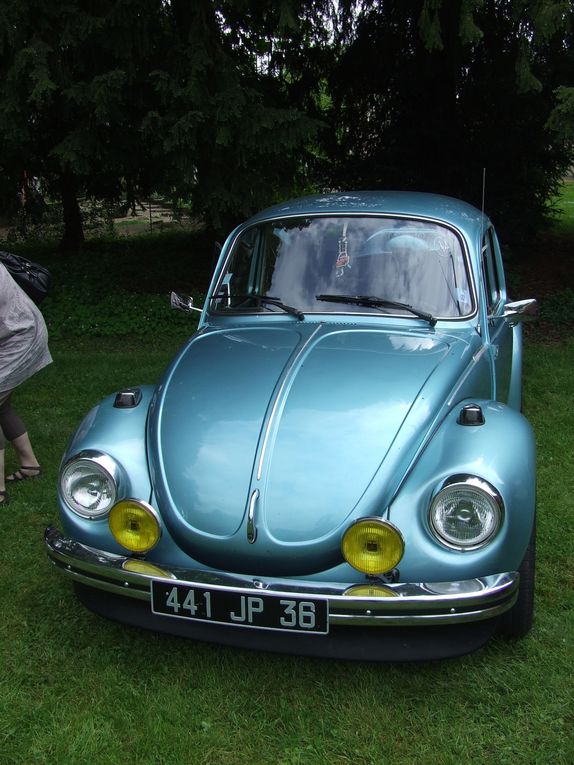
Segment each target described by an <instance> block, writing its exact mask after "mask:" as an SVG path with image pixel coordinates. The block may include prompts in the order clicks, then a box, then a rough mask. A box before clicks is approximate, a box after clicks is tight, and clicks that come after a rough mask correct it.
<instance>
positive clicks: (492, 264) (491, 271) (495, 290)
mask: <svg viewBox="0 0 574 765" xmlns="http://www.w3.org/2000/svg"><path fill="white" fill-rule="evenodd" d="M482 273H483V278H484V284H485V291H486V301H487V308H488V313H493V312H494V310H495V309H496V306H497V305H498V304H499V302H500V298H501V289H500V277H499V273H498V265H497V262H496V253H495V248H494V241H493V233H492V229H489V230H488V231H487V232H486V234H485V236H484V238H483V242H482Z"/></svg>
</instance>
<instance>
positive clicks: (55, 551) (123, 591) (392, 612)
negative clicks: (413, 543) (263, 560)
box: [45, 526, 519, 627]
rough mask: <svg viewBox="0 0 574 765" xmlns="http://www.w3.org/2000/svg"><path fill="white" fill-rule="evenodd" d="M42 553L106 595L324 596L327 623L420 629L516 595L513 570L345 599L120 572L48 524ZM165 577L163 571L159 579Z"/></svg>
mask: <svg viewBox="0 0 574 765" xmlns="http://www.w3.org/2000/svg"><path fill="white" fill-rule="evenodd" d="M45 544H46V550H47V553H48V557H49V559H50V561H51V562H52V564H53V565H54V567H55V568H56V570H57V571H59V572H61V573H62V574H64V575H65V576H67V577H68V578H69V579H71V580H72V581H74V582H75V583H76V584H79V585H85V586H87V587H91V588H95V589H97V590H102V591H105V592H106V593H109V594H110V595H118V596H121V597H122V598H125V599H133V600H138V601H144V602H145V603H147V604H151V581H152V580H156V581H157V580H158V579H167V580H169V581H170V582H173V583H178V584H183V585H197V586H206V587H207V586H208V587H212V588H221V589H225V590H235V591H239V592H242V593H245V594H248V595H250V594H252V595H257V594H261V593H265V594H267V595H278V596H283V597H287V596H289V595H291V596H297V597H309V598H312V597H317V598H326V599H327V600H328V610H329V626H331V625H333V626H343V627H355V626H360V627H378V626H380V627H383V626H385V627H386V626H391V627H407V626H409V627H410V626H417V627H423V626H424V627H428V626H432V625H437V626H438V625H440V626H444V625H459V624H465V623H474V622H480V621H485V620H490V619H494V618H495V617H497V616H499V615H500V614H502V613H504V612H505V611H507V610H508V609H510V608H511V607H512V606H513V605H514V603H515V602H516V598H517V596H518V583H519V574H518V572H505V573H500V574H493V575H490V576H483V577H477V578H475V579H466V580H461V581H453V582H416V583H413V582H408V583H405V582H399V583H395V584H387V583H385V585H384V586H385V588H386V589H387V590H388V591H390V593H391V595H390V597H364V596H359V597H357V596H349V595H346V594H345V590H347V589H349V587H350V584H349V583H341V584H338V583H323V582H313V581H306V580H299V579H293V580H285V579H281V580H274V579H272V578H268V577H253V576H245V575H237V574H226V573H222V572H214V571H209V570H201V569H197V570H184V569H178V568H169V567H167V568H166V566H164V565H161V572H162V573H159V571H160V569H158V574H145V573H139V572H136V571H129V570H127V569H126V564H127V563H128V561H133V559H132V558H130V557H127V556H122V555H115V554H112V553H108V552H104V551H102V550H97V549H95V548H93V547H89V546H87V545H84V544H81V543H79V542H76V541H74V540H73V539H70V538H68V537H65V536H64V535H63V534H62V533H61V532H60V531H58V529H56V528H55V527H53V526H49V527H48V528H47V529H46V532H45ZM163 575H165V576H163ZM393 596H394V597H393Z"/></svg>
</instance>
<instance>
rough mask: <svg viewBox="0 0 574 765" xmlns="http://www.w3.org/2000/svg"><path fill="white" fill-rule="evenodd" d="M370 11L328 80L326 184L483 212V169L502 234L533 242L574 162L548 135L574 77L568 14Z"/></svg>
mask: <svg viewBox="0 0 574 765" xmlns="http://www.w3.org/2000/svg"><path fill="white" fill-rule="evenodd" d="M367 5H368V8H367V9H366V10H365V12H364V13H363V14H361V16H360V17H359V18H358V21H357V27H356V31H355V33H354V35H353V39H352V40H350V42H349V44H347V45H346V46H345V47H344V49H343V51H342V53H341V55H340V57H339V59H338V61H337V62H336V64H335V66H334V68H333V69H332V71H331V72H330V75H329V91H330V93H331V94H332V98H333V104H332V109H331V119H332V124H333V131H332V142H331V146H330V149H329V156H330V158H331V167H332V172H331V173H330V176H329V180H330V182H331V183H332V184H334V185H340V184H343V185H350V186H357V187H360V188H369V187H374V188H379V187H393V188H400V189H405V188H406V189H420V190H427V191H438V192H443V193H447V194H452V195H454V196H459V197H462V198H465V199H467V200H468V201H471V202H473V203H475V204H479V205H480V204H481V196H482V181H483V170H486V191H487V193H486V206H487V209H488V210H489V211H490V212H491V213H492V214H494V215H496V217H497V218H498V219H499V221H498V222H499V226H501V227H502V229H503V230H505V231H506V233H507V234H510V235H514V236H518V237H521V235H525V234H528V233H532V231H533V230H534V229H535V228H536V227H537V226H538V225H540V223H541V221H542V219H543V218H544V215H545V214H546V202H547V199H548V197H549V195H550V194H551V193H552V192H553V191H555V189H556V185H557V182H558V181H559V180H560V179H561V178H562V177H563V175H564V172H565V170H566V168H567V167H568V164H569V162H570V160H571V158H572V152H571V145H570V146H568V144H567V142H565V141H560V140H556V132H554V133H552V132H551V130H550V125H549V119H550V117H551V115H552V113H553V109H554V106H555V104H556V99H555V95H554V91H555V89H556V88H557V86H558V85H560V84H564V83H565V80H566V79H569V84H572V83H573V78H574V71H573V68H572V63H573V61H572V58H571V56H572V53H571V47H570V39H569V34H570V33H569V32H567V31H566V30H567V29H568V15H569V17H570V22H571V21H572V8H571V7H570V4H569V3H552V2H548V3H542V2H539V3H526V2H510V0H508V1H507V2H504V1H503V0H485V1H484V2H465V0H443V1H442V2H429V1H428V0H385V1H384V2H382V3H375V2H372V3H367ZM543 11H544V13H543ZM561 124H564V122H562V123H561Z"/></svg>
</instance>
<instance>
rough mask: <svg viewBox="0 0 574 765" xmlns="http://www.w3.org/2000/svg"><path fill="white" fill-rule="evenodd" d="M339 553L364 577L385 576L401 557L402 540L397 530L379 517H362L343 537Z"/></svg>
mask: <svg viewBox="0 0 574 765" xmlns="http://www.w3.org/2000/svg"><path fill="white" fill-rule="evenodd" d="M341 550H342V552H343V556H344V558H345V560H346V561H347V563H349V564H350V565H351V566H353V568H356V569H357V571H362V572H363V573H364V574H384V573H385V572H386V571H390V570H391V569H393V568H394V567H395V566H396V565H397V563H398V562H399V561H400V559H401V558H402V557H403V552H404V543H403V538H402V536H401V534H400V532H399V530H398V529H397V528H395V526H393V525H392V523H389V522H388V521H383V520H381V519H380V518H362V519H361V520H359V521H356V522H355V523H353V525H352V526H349V528H348V529H347V531H346V532H345V534H344V535H343V542H342V544H341Z"/></svg>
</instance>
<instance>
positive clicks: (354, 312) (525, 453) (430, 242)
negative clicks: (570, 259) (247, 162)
mask: <svg viewBox="0 0 574 765" xmlns="http://www.w3.org/2000/svg"><path fill="white" fill-rule="evenodd" d="M172 302H173V303H174V304H175V305H176V306H177V307H180V308H183V309H184V310H197V309H193V307H192V305H191V300H189V299H187V298H186V297H184V296H181V295H172ZM535 309H536V304H535V301H533V300H523V301H519V302H510V301H509V299H508V297H507V293H506V286H505V280H504V273H503V264H502V258H501V253H500V248H499V244H498V241H497V238H496V234H495V232H494V229H493V227H492V225H491V223H490V221H489V219H488V218H487V217H486V216H485V215H483V214H482V213H481V212H480V211H479V210H477V209H475V208H474V207H472V206H470V205H468V204H466V203H464V202H461V201H458V200H455V199H451V198H448V197H442V196H437V195H432V194H420V193H399V192H397V193H384V192H356V193H345V194H342V193H340V194H327V195H323V196H314V197H308V198H304V199H297V200H294V201H291V202H286V203H284V204H279V205H276V206H274V207H271V208H269V209H267V210H265V211H263V212H261V213H259V214H258V215H256V216H254V217H253V218H251V219H250V220H248V221H247V222H246V223H244V224H243V225H241V226H239V227H238V228H236V229H235V231H233V232H232V234H231V235H230V236H229V238H228V239H227V241H226V243H225V245H224V247H223V249H222V252H221V257H220V259H219V263H218V265H217V268H216V270H215V274H214V277H213V280H212V283H211V286H210V289H209V293H208V297H207V301H206V304H205V306H204V308H203V310H202V312H201V318H200V321H199V327H198V331H197V332H196V333H195V334H194V335H193V336H192V337H191V338H190V340H189V341H188V342H187V344H186V345H184V347H183V348H182V349H181V350H180V351H179V353H178V354H177V356H176V358H175V359H174V361H173V362H172V363H171V365H170V366H169V367H168V369H167V370H166V372H165V374H164V375H163V377H162V379H161V380H160V382H159V383H158V385H157V386H155V387H154V386H141V387H134V388H130V389H127V390H122V391H119V392H118V393H117V394H115V395H112V396H110V397H109V398H106V399H104V400H103V401H102V402H101V403H99V404H98V405H97V406H96V407H95V408H94V409H92V411H91V412H89V414H88V415H87V416H86V417H85V419H84V420H83V422H82V423H81V425H80V426H79V428H78V430H77V432H76V433H75V435H74V436H73V438H72V440H71V443H70V445H69V447H68V450H67V452H66V454H65V456H64V459H63V462H62V467H61V471H60V478H59V504H60V511H61V526H62V531H60V530H58V529H57V528H55V527H49V528H48V529H47V530H46V535H45V540H46V548H47V552H48V556H49V559H50V561H51V562H52V564H53V565H54V567H55V568H56V570H58V571H60V572H61V573H62V574H64V575H65V576H66V577H68V578H69V579H70V580H71V581H72V582H73V583H74V586H75V589H76V592H77V594H78V596H79V598H80V600H81V601H82V602H83V603H84V604H85V605H86V606H87V607H88V608H90V609H92V610H93V611H95V612H97V613H99V614H102V615H104V616H107V617H110V618H112V619H117V620H119V621H122V622H125V623H128V624H131V625H137V626H140V627H146V628H150V629H153V630H159V631H162V632H167V633H172V634H176V635H181V636H186V637H191V638H195V639H198V640H207V641H214V642H219V643H224V644H229V645H235V646H243V647H248V648H253V649H260V650H270V651H281V652H289V653H295V654H307V655H314V656H321V657H339V658H350V659H375V660H383V661H384V660H387V661H389V660H394V661H396V660H405V659H418V660H421V659H436V658H443V657H448V656H455V655H460V654H463V653H466V652H469V651H472V650H474V649H476V648H478V647H479V646H481V645H483V644H484V643H485V642H486V641H487V640H488V639H489V637H490V636H491V635H493V633H495V632H496V631H498V632H499V633H501V634H505V635H507V636H514V637H518V636H521V635H524V634H525V633H526V632H527V631H528V630H529V628H530V626H531V623H532V610H533V586H534V555H535V444H534V438H533V433H532V430H531V428H530V425H529V424H528V422H527V421H526V419H525V418H524V417H523V416H522V414H521V366H522V349H521V323H522V322H523V321H525V320H527V319H529V318H532V317H533V314H534V313H535Z"/></svg>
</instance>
